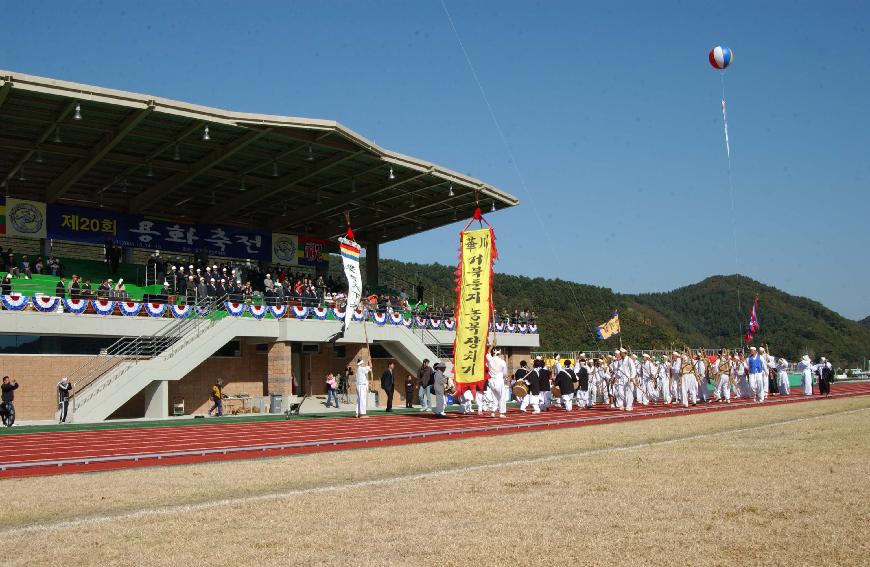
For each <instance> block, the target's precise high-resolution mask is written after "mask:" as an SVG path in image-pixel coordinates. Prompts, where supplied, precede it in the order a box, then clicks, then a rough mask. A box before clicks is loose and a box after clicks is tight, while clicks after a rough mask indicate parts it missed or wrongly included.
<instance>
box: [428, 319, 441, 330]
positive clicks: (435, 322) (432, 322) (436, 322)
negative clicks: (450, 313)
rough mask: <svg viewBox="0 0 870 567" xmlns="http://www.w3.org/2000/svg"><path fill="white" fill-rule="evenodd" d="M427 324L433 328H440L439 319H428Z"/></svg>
mask: <svg viewBox="0 0 870 567" xmlns="http://www.w3.org/2000/svg"><path fill="white" fill-rule="evenodd" d="M429 326H430V327H432V329H434V330H438V329H440V328H441V319H429Z"/></svg>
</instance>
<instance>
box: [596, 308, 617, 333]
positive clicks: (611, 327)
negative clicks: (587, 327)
mask: <svg viewBox="0 0 870 567" xmlns="http://www.w3.org/2000/svg"><path fill="white" fill-rule="evenodd" d="M620 330H621V329H620V328H619V310H616V311H614V312H613V318H611V319H610V320H609V321H607V322H605V323H602V324H601V325H599V326H598V327H595V333H596V334H597V335H598V338H599V339H601V340H605V339H609V338H610V337H612V336H614V335H618V334H619V332H620Z"/></svg>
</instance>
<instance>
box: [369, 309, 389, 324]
mask: <svg viewBox="0 0 870 567" xmlns="http://www.w3.org/2000/svg"><path fill="white" fill-rule="evenodd" d="M372 320H373V321H374V322H375V325H377V326H378V327H383V326H384V324H386V322H387V314H386V313H378V312H375V313H372Z"/></svg>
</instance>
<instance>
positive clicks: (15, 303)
mask: <svg viewBox="0 0 870 567" xmlns="http://www.w3.org/2000/svg"><path fill="white" fill-rule="evenodd" d="M0 302H2V303H3V307H5V308H6V309H8V310H10V311H22V310H23V309H24V308H25V307H27V302H28V298H27V297H26V296H24V295H18V294H17V293H11V294H9V295H4V296H2V297H0Z"/></svg>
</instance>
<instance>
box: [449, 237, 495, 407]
mask: <svg viewBox="0 0 870 567" xmlns="http://www.w3.org/2000/svg"><path fill="white" fill-rule="evenodd" d="M496 257H497V253H496V249H495V234H494V233H493V231H492V228H482V229H479V230H468V231H463V232H461V233H460V234H459V270H457V284H458V290H457V291H458V293H457V297H456V339H455V342H454V345H453V346H454V348H453V378H454V380H455V382H456V385H457V389H458V390H459V392H460V393H461V392H462V391H463V390H465V389H467V387H468V386H469V385H471V384H475V383H477V384H480V385H482V383H483V380H484V379H485V368H486V351H487V339H488V338H489V325H490V319H491V315H492V262H493V260H494V259H495V258H496ZM463 385H465V386H466V388H463Z"/></svg>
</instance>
